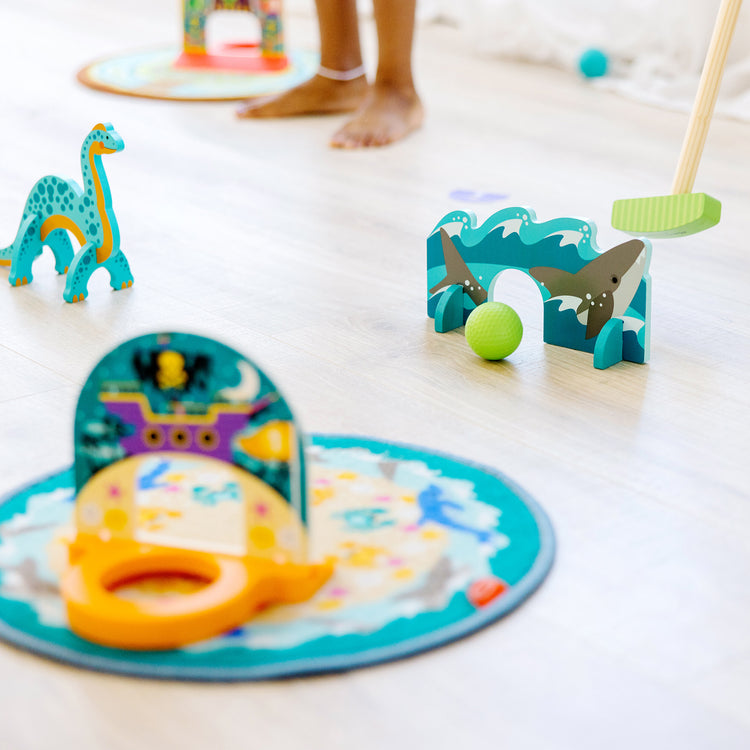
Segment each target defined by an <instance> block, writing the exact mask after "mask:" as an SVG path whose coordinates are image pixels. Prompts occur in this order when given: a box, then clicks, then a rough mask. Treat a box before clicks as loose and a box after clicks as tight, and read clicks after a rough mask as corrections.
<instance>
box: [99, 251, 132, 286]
mask: <svg viewBox="0 0 750 750" xmlns="http://www.w3.org/2000/svg"><path fill="white" fill-rule="evenodd" d="M102 266H103V267H104V268H106V269H107V271H108V272H109V283H110V286H111V287H112V289H125V288H126V287H129V286H133V274H132V273H131V272H130V266H129V265H128V259H127V258H126V257H125V254H124V253H123V252H122V250H119V251H118V252H116V253H112V255H110V256H109V258H107V260H105V261H104V263H102Z"/></svg>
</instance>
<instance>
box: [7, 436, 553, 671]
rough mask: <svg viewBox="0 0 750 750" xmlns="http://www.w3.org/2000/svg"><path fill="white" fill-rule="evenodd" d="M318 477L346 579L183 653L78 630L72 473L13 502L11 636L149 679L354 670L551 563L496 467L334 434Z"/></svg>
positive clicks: (501, 600)
mask: <svg viewBox="0 0 750 750" xmlns="http://www.w3.org/2000/svg"><path fill="white" fill-rule="evenodd" d="M308 467H309V470H310V477H309V482H310V543H311V549H312V554H313V556H314V557H316V558H322V557H324V556H329V555H330V556H335V558H336V569H335V573H334V575H333V577H332V578H331V579H330V580H329V581H328V582H327V583H326V584H325V585H324V586H323V587H322V588H321V589H320V590H319V591H318V593H317V594H316V595H315V596H314V597H313V598H312V599H311V600H309V601H307V602H304V603H302V604H297V605H285V606H279V607H274V608H270V609H268V610H266V611H265V612H264V613H262V614H261V615H260V616H258V617H257V618H255V619H254V620H252V621H250V622H249V623H247V624H246V625H245V626H243V627H241V628H237V629H236V630H234V631H231V632H229V633H226V634H224V635H222V636H220V637H217V638H212V639H210V640H206V641H202V642H200V643H196V644H193V645H191V646H188V647H185V648H181V649H177V650H174V651H160V652H133V651H123V650H118V649H110V648H105V647H101V646H97V645H95V644H92V643H89V642H87V641H84V640H82V639H80V638H78V637H77V636H76V635H74V634H73V633H72V632H71V631H70V630H69V628H68V626H67V620H66V615H65V607H64V604H63V601H62V599H61V598H60V595H59V593H58V579H59V573H60V571H61V570H62V567H63V566H64V564H65V553H66V546H65V543H64V538H65V535H66V532H67V533H68V534H69V533H70V529H71V521H72V513H73V509H74V490H73V476H72V470H71V469H68V470H65V471H62V472H59V473H57V474H54V475H52V476H50V477H48V478H46V479H42V480H39V481H37V482H36V483H35V484H33V485H31V486H29V487H27V488H25V489H23V490H20V491H18V492H16V493H13V494H12V495H10V496H9V497H7V498H6V499H5V500H4V501H3V502H2V503H0V637H2V638H3V639H5V640H6V641H8V642H10V643H12V644H14V645H16V646H20V647H21V648H24V649H28V650H29V651H33V652H35V653H38V654H40V655H43V656H47V657H49V658H52V659H57V660H59V661H63V662H67V663H70V664H74V665H77V666H81V667H87V668H90V669H95V670H100V671H104V672H116V673H121V674H130V675H137V676H142V677H156V678H169V679H179V680H216V681H231V680H256V679H269V678H278V677H284V676H292V675H301V674H310V673H320V672H327V671H338V670H347V669H352V668H355V667H362V666H366V665H369V664H374V663H377V662H383V661H388V660H392V659H398V658H402V657H405V656H409V655H411V654H414V653H417V652H420V651H425V650H428V649H432V648H435V647H437V646H440V645H442V644H444V643H448V642H450V641H453V640H455V639H457V638H461V637H463V636H465V635H468V634H469V633H472V632H473V631H476V630H478V629H479V628H482V627H484V626H486V625H489V624H490V623H491V622H493V621H494V620H497V619H498V618H499V617H502V616H503V615H505V614H507V613H508V612H510V611H511V610H513V609H514V608H515V607H517V606H518V605H519V604H521V602H523V601H524V599H526V597H528V596H529V595H530V594H531V593H532V592H533V591H534V590H535V589H536V588H537V587H538V586H539V585H540V583H541V582H542V581H543V579H544V577H545V576H546V574H547V573H548V571H549V569H550V567H551V565H552V561H553V557H554V535H553V531H552V527H551V525H550V522H549V520H548V518H547V516H546V515H545V513H544V511H543V510H542V509H541V508H540V507H539V506H538V505H537V504H536V502H535V501H534V500H532V499H531V498H530V497H529V496H528V495H526V494H525V493H524V492H523V491H522V490H520V489H519V488H518V487H517V486H516V485H515V484H513V483H512V482H510V481H509V480H508V479H507V478H505V477H504V476H503V475H502V474H499V473H498V472H496V471H494V470H492V469H489V468H487V467H483V466H479V465H477V464H474V463H470V462H467V461H464V460H462V459H459V458H454V457H450V456H447V455H443V454H437V453H432V452H428V451H426V450H423V449H420V448H417V447H414V446H407V445H399V444H391V443H386V442H380V441H376V440H371V439H367V438H359V437H346V436H327V435H325V436H321V435H316V436H313V437H312V438H311V440H310V443H309V446H308ZM152 593H153V592H152ZM186 593H187V592H186Z"/></svg>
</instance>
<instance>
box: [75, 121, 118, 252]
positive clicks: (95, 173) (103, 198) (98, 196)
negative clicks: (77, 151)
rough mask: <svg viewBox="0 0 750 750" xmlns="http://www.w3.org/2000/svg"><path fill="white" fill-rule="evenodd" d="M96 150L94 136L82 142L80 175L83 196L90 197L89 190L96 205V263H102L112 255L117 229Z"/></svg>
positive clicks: (99, 157) (102, 168)
mask: <svg viewBox="0 0 750 750" xmlns="http://www.w3.org/2000/svg"><path fill="white" fill-rule="evenodd" d="M98 148H101V146H100V142H99V141H97V139H96V136H95V134H92V135H91V136H89V138H87V139H86V140H85V141H84V143H83V147H82V148H81V175H82V177H83V190H84V195H90V193H89V190H93V193H94V194H93V195H91V198H92V200H93V201H94V202H95V203H96V208H97V209H98V211H97V213H98V214H99V217H100V219H101V222H102V242H101V245H99V246H98V247H97V248H96V262H97V263H103V262H104V261H105V260H107V258H109V256H110V255H111V253H112V249H113V248H114V246H115V242H116V240H117V235H118V228H117V222H116V219H115V217H114V214H113V213H112V212H111V211H110V207H111V205H112V196H111V194H110V192H109V183H108V182H107V175H106V173H105V171H104V166H103V165H102V159H101V156H100V153H97V150H98ZM92 208H93V207H92Z"/></svg>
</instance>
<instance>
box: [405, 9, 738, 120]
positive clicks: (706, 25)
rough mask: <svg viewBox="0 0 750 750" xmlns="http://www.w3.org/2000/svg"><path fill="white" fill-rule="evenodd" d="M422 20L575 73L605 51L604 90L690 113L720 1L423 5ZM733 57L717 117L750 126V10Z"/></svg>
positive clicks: (491, 50)
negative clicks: (589, 55)
mask: <svg viewBox="0 0 750 750" xmlns="http://www.w3.org/2000/svg"><path fill="white" fill-rule="evenodd" d="M418 2H419V3H420V4H419V5H418V7H419V13H420V19H421V20H423V21H428V20H432V21H437V20H443V21H448V22H450V23H453V24H455V25H456V26H458V27H459V28H460V29H463V30H464V32H465V33H466V34H469V35H470V36H471V38H472V39H473V40H474V43H475V47H476V49H477V50H478V52H479V54H482V55H485V56H495V57H498V58H503V59H516V60H524V61H527V62H534V63H540V64H547V65H554V66H557V67H562V68H566V69H568V70H571V71H577V68H578V60H579V58H580V56H581V54H582V53H583V52H584V51H585V50H587V49H589V48H597V49H600V50H602V51H603V52H604V53H605V54H606V55H607V56H608V57H609V60H610V67H611V73H610V75H608V76H607V77H605V78H603V79H599V80H598V81H597V85H599V86H602V87H604V88H609V89H613V90H618V91H621V92H622V93H625V94H628V95H630V96H633V97H636V98H639V99H642V100H646V101H649V102H652V103H654V104H659V105H662V106H668V107H672V108H675V109H685V110H687V109H690V107H691V106H692V103H693V97H694V96H695V91H696V89H697V85H698V78H699V76H700V72H701V69H702V67H703V62H704V59H705V55H706V50H707V49H708V43H709V40H710V38H711V33H712V31H713V26H714V22H715V20H716V15H717V13H718V9H719V5H720V0H452V1H451V0H418ZM747 5H748V7H743V9H742V10H741V12H740V17H739V20H738V23H737V29H736V31H735V37H734V40H733V42H732V47H731V49H730V53H729V60H728V62H727V68H726V72H725V76H724V80H723V83H722V86H721V94H720V98H719V102H718V104H717V107H716V112H717V114H724V115H729V116H733V117H737V118H741V119H748V120H750V3H748V4H747Z"/></svg>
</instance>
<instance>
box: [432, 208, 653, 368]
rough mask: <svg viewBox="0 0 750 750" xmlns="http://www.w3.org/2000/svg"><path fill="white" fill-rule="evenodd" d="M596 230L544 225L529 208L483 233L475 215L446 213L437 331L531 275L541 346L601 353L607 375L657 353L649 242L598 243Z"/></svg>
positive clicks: (500, 216) (570, 222)
mask: <svg viewBox="0 0 750 750" xmlns="http://www.w3.org/2000/svg"><path fill="white" fill-rule="evenodd" d="M595 239H596V227H595V226H594V225H593V224H592V223H591V222H586V221H584V220H582V219H575V218H559V219H553V220H552V221H547V222H541V223H540V222H537V220H536V216H535V214H534V212H533V211H531V210H530V209H528V208H520V207H512V208H505V209H502V210H500V211H497V212H496V213H494V214H492V216H490V217H489V218H488V219H487V220H486V221H485V222H484V223H483V224H481V225H480V226H477V221H476V217H475V216H474V214H471V213H467V212H465V211H454V212H452V213H449V214H447V215H446V216H444V217H443V218H442V219H441V220H440V221H439V222H438V223H437V225H436V226H435V228H434V229H433V231H432V233H431V234H430V236H429V237H428V239H427V289H428V302H427V312H428V315H429V316H430V317H431V318H434V319H435V330H436V331H439V332H445V331H449V330H452V329H454V328H458V327H460V326H462V325H464V323H465V322H466V320H467V319H468V317H469V314H470V313H471V311H472V310H473V309H474V308H475V307H477V306H478V305H481V304H483V303H484V302H486V301H487V300H488V299H491V298H492V291H493V287H494V285H495V283H496V281H497V279H498V277H499V275H500V274H501V273H502V272H503V271H506V270H508V269H516V270H520V271H522V272H524V273H526V274H528V275H529V276H530V278H532V279H533V280H534V281H535V282H536V285H537V287H538V289H539V292H540V294H541V298H542V300H543V304H544V341H545V342H546V343H549V344H556V345H558V346H564V347H567V348H570V349H577V350H580V351H586V352H591V353H593V354H594V366H595V367H597V368H599V369H603V368H606V367H609V366H611V365H613V364H615V363H616V362H619V361H621V360H627V361H630V362H638V363H643V362H646V361H648V358H649V354H650V302H651V277H650V276H649V273H648V268H649V263H650V259H651V244H650V243H649V241H648V240H643V239H631V240H628V241H626V242H624V243H622V244H620V245H617V246H615V247H613V248H611V249H609V250H606V251H601V250H600V249H599V248H597V246H596V242H595Z"/></svg>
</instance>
